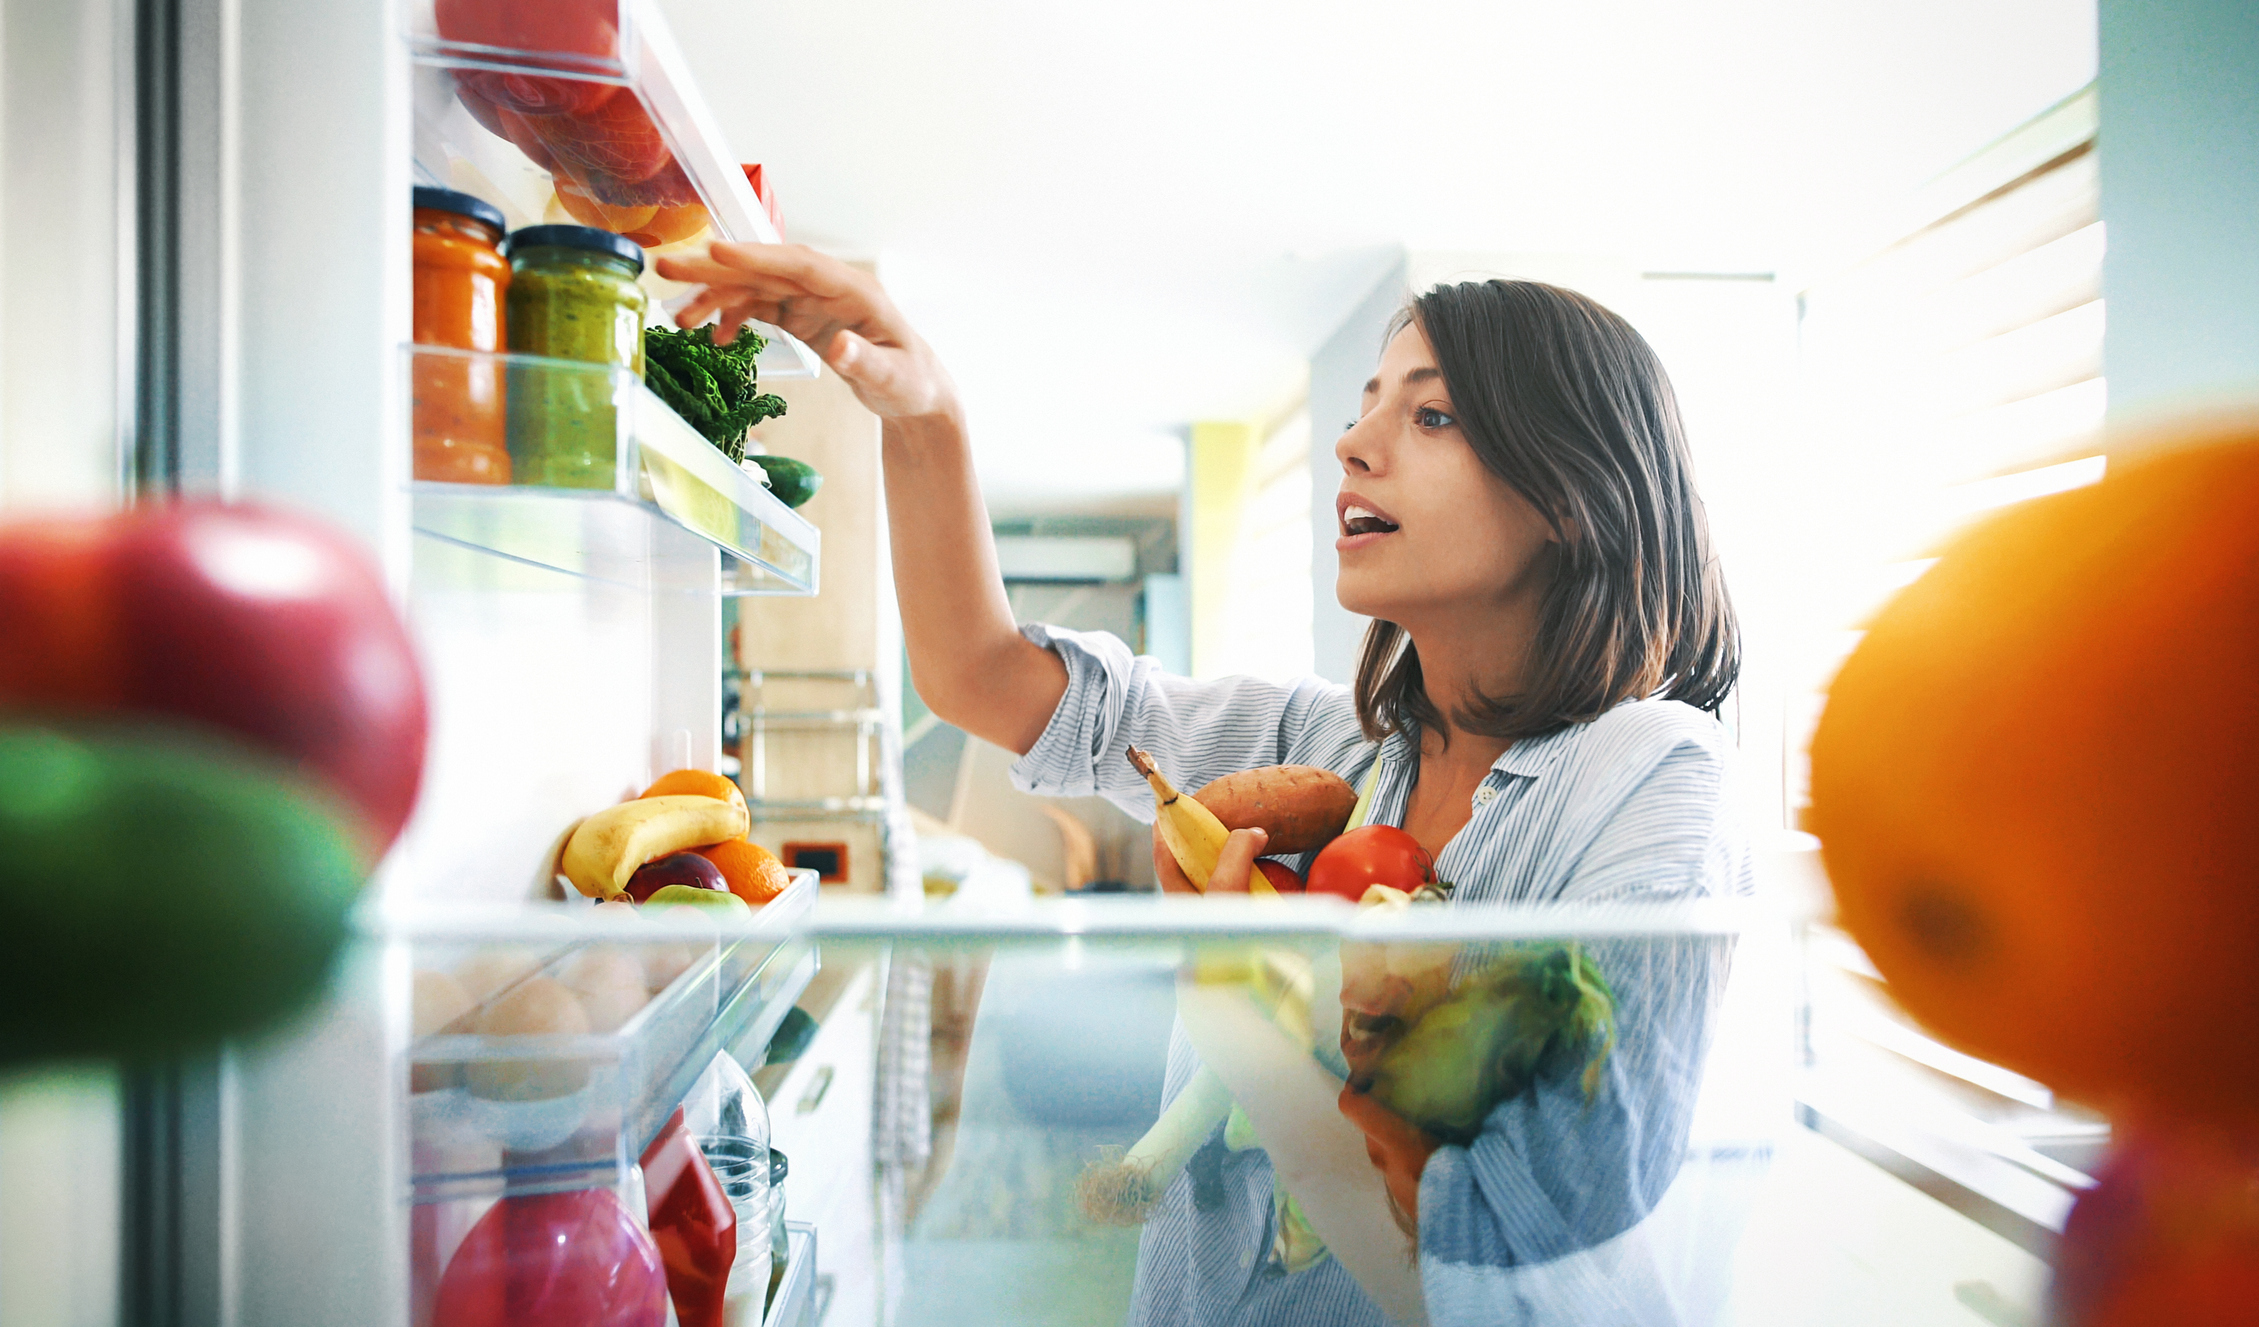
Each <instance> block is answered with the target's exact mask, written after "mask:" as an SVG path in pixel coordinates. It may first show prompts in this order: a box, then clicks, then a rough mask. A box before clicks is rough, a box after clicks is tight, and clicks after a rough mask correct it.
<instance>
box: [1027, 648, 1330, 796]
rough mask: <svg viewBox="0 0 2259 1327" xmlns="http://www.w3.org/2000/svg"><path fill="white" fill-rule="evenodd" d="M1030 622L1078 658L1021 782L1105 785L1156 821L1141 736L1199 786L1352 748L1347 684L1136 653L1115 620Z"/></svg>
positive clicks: (1090, 792)
mask: <svg viewBox="0 0 2259 1327" xmlns="http://www.w3.org/2000/svg"><path fill="white" fill-rule="evenodd" d="M1020 632H1021V634H1022V635H1024V636H1026V637H1027V638H1028V639H1029V640H1031V641H1033V642H1035V643H1036V644H1038V645H1041V646H1043V647H1045V648H1046V649H1049V650H1052V651H1053V652H1055V653H1057V654H1058V656H1059V658H1060V660H1061V661H1062V662H1064V663H1065V664H1066V666H1067V693H1066V694H1065V695H1064V696H1062V697H1060V699H1059V707H1058V708H1057V709H1056V710H1054V711H1052V714H1051V722H1050V724H1049V725H1048V726H1046V727H1045V728H1044V730H1043V736H1042V737H1040V738H1038V739H1037V740H1036V744H1035V745H1034V746H1032V747H1030V748H1029V749H1028V753H1027V754H1026V755H1024V756H1022V757H1020V759H1019V760H1018V761H1017V762H1015V763H1014V764H1013V766H1012V785H1013V786H1014V787H1016V788H1018V789H1019V790H1020V791H1022V792H1030V793H1038V794H1041V795H1043V796H1046V797H1091V796H1097V797H1104V798H1106V799H1107V800H1108V801H1111V802H1113V803H1114V804H1115V805H1117V806H1119V807H1121V808H1122V809H1123V810H1124V811H1126V812H1128V813H1129V814H1130V815H1132V816H1135V817H1136V818H1137V819H1139V820H1142V821H1147V822H1150V821H1151V820H1152V819H1153V794H1152V792H1151V790H1150V789H1148V788H1147V787H1146V784H1145V781H1144V779H1142V778H1140V777H1139V776H1138V774H1137V772H1136V771H1135V770H1133V769H1131V768H1130V765H1129V760H1128V758H1127V753H1128V750H1129V748H1130V747H1132V746H1136V747H1139V748H1141V749H1143V750H1144V751H1146V752H1147V753H1149V754H1150V755H1152V757H1153V758H1154V760H1155V761H1157V762H1159V764H1160V766H1161V770H1162V772H1163V773H1165V774H1167V775H1168V776H1169V780H1170V781H1171V782H1172V783H1175V784H1176V785H1177V786H1178V787H1180V788H1183V789H1186V790H1187V791H1190V790H1193V789H1197V788H1199V787H1201V786H1202V785H1204V784H1206V783H1208V782H1209V781H1210V780H1212V779H1217V778H1221V777H1223V776H1224V775H1226V774H1232V773H1236V772H1238V771H1240V770H1245V769H1254V768H1256V767H1258V766H1262V765H1277V764H1319V763H1328V762H1327V761H1325V760H1323V759H1321V755H1322V754H1332V755H1335V756H1336V757H1337V758H1338V755H1339V752H1338V751H1336V750H1334V749H1333V748H1336V747H1339V748H1342V749H1346V748H1347V746H1349V745H1351V744H1352V743H1353V740H1354V737H1355V734H1356V722H1355V718H1356V716H1355V713H1354V708H1355V707H1354V705H1353V704H1352V703H1351V702H1350V701H1349V698H1348V692H1347V689H1346V688H1342V687H1339V686H1336V685H1334V684H1331V683H1327V682H1324V681H1321V680H1319V679H1317V678H1304V679H1301V680H1300V681H1296V682H1290V683H1279V682H1268V681H1264V680H1263V679H1261V678H1254V677H1227V678H1220V679H1217V680H1214V681H1194V680H1193V679H1191V678H1187V677H1179V676H1176V675H1174V674H1172V673H1169V672H1167V671H1166V670H1164V669H1163V668H1162V667H1161V665H1160V661H1159V660H1157V659H1154V658H1152V657H1150V656H1139V655H1132V654H1131V653H1130V649H1129V646H1127V645H1125V644H1124V643H1123V642H1122V640H1121V638H1120V637H1118V636H1114V635H1112V634H1110V633H1107V632H1102V631H1090V632H1085V631H1068V630H1065V629H1062V628H1059V627H1050V626H1044V625H1042V624H1041V623H1030V624H1028V625H1026V626H1023V627H1021V628H1020ZM1344 717H1346V719H1347V727H1346V737H1345V736H1344V729H1343V722H1342V720H1343V718H1344ZM1320 747H1323V748H1325V751H1324V752H1321V751H1320V750H1319V748H1320Z"/></svg>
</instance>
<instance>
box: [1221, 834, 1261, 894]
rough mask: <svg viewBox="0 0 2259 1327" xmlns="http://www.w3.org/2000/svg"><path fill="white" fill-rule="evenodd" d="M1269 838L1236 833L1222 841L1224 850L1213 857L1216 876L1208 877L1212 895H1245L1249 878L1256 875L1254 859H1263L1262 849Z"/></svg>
mask: <svg viewBox="0 0 2259 1327" xmlns="http://www.w3.org/2000/svg"><path fill="white" fill-rule="evenodd" d="M1270 841H1271V836H1270V835H1269V834H1266V833H1264V832H1263V831H1262V830H1259V829H1235V830H1233V831H1232V832H1231V837H1230V838H1227V839H1225V840H1224V850H1223V851H1222V852H1220V853H1218V854H1216V873H1215V874H1214V875H1211V876H1209V877H1208V892H1209V893H1211V894H1244V893H1246V892H1247V881H1248V877H1250V876H1252V875H1254V874H1255V859H1256V858H1258V857H1260V856H1262V855H1263V848H1264V846H1265V845H1266V844H1268V843H1269V842H1270Z"/></svg>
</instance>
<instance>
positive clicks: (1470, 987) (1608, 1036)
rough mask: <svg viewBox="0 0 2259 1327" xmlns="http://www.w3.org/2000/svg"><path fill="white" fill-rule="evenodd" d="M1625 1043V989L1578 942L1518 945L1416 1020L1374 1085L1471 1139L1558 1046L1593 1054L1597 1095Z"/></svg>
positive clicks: (1460, 1138) (1405, 1107) (1420, 1118)
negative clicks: (1619, 1024) (1620, 1012)
mask: <svg viewBox="0 0 2259 1327" xmlns="http://www.w3.org/2000/svg"><path fill="white" fill-rule="evenodd" d="M1596 1043H1597V1044H1596ZM1615 1044H1616V1001H1615V995H1614V993H1613V992H1612V991H1610V990H1609V989H1608V981H1607V979H1606V978H1605V977H1604V976H1602V975H1601V972H1600V969H1599V967H1598V966H1597V965H1595V964H1594V963H1593V961H1592V958H1591V956H1590V955H1588V954H1586V953H1585V952H1584V951H1583V949H1582V948H1581V947H1580V946H1578V945H1575V944H1566V945H1550V944H1548V945H1536V946H1529V947H1520V946H1516V947H1513V948H1509V949H1506V950H1505V951H1503V952H1502V953H1500V954H1499V955H1498V956H1497V957H1496V958H1494V959H1493V960H1492V961H1491V962H1490V963H1489V964H1488V965H1487V966H1485V967H1484V968H1482V969H1481V970H1480V971H1478V972H1476V973H1474V974H1473V975H1471V976H1470V977H1468V978H1467V979H1465V980H1464V981H1463V982H1462V983H1461V984H1459V985H1458V987H1457V988H1456V989H1455V990H1454V991H1453V993H1452V994H1451V996H1450V997H1449V998H1447V999H1445V1000H1444V1001H1443V1002H1442V1003H1440V1004H1438V1005H1436V1006H1435V1007H1434V1008H1432V1009H1429V1010H1428V1011H1426V1013H1425V1014H1424V1015H1422V1016H1421V1017H1420V1018H1419V1019H1418V1020H1417V1021H1416V1022H1414V1023H1413V1024H1412V1026H1411V1027H1410V1028H1409V1029H1408V1030H1407V1031H1406V1032H1405V1034H1404V1036H1403V1038H1402V1039H1401V1040H1399V1041H1397V1042H1396V1044H1395V1045H1393V1046H1391V1047H1390V1048H1389V1049H1388V1051H1387V1052H1386V1053H1384V1054H1383V1055H1382V1056H1381V1058H1380V1060H1379V1062H1378V1064H1377V1065H1376V1072H1375V1074H1374V1076H1373V1082H1372V1086H1371V1091H1372V1094H1373V1096H1374V1098H1375V1099H1377V1100H1378V1101H1379V1102H1380V1103H1381V1104H1382V1105H1384V1106H1386V1107H1388V1108H1389V1109H1390V1110H1392V1111H1395V1112H1396V1113H1397V1114H1398V1115H1401V1116H1403V1117H1404V1118H1405V1119H1407V1120H1409V1121H1411V1122H1412V1123H1414V1124H1417V1125H1419V1126H1420V1127H1421V1128H1423V1129H1425V1130H1427V1131H1428V1132H1429V1133H1432V1134H1434V1135H1435V1136H1436V1137H1438V1138H1441V1139H1443V1140H1445V1141H1446V1142H1451V1143H1459V1144H1464V1143H1466V1142H1468V1141H1470V1140H1471V1139H1473V1138H1474V1136H1475V1135H1476V1134H1478V1133H1480V1132H1481V1131H1482V1124H1483V1120H1484V1119H1485V1118H1487V1117H1488V1116H1489V1114H1490V1112H1491V1109H1492V1108H1493V1107H1495V1106H1496V1105H1497V1104H1498V1103H1499V1102H1501V1101H1504V1100H1506V1099H1508V1098H1509V1097H1514V1096H1519V1095H1520V1094H1521V1093H1522V1092H1524V1091H1526V1090H1527V1089H1528V1088H1529V1085H1530V1083H1531V1081H1532V1080H1534V1079H1535V1078H1536V1076H1537V1069H1538V1065H1539V1062H1540V1061H1542V1060H1544V1059H1545V1058H1546V1057H1547V1056H1548V1055H1549V1054H1550V1053H1552V1052H1553V1051H1555V1050H1557V1049H1558V1050H1566V1051H1569V1052H1571V1053H1575V1054H1578V1055H1580V1056H1581V1057H1582V1058H1583V1059H1584V1061H1585V1064H1584V1075H1583V1079H1584V1083H1583V1085H1584V1093H1585V1098H1586V1099H1587V1100H1590V1099H1591V1098H1592V1096H1593V1094H1594V1093H1595V1092H1597V1091H1598V1090H1599V1088H1600V1074H1601V1069H1602V1066H1603V1065H1605V1064H1606V1062H1607V1059H1608V1052H1609V1051H1610V1050H1612V1049H1613V1048H1614V1047H1615Z"/></svg>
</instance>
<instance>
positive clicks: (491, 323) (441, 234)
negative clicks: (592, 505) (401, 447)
mask: <svg viewBox="0 0 2259 1327" xmlns="http://www.w3.org/2000/svg"><path fill="white" fill-rule="evenodd" d="M415 202H416V221H415V226H416V258H415V267H416V312H415V341H416V344H417V345H419V346H443V347H447V348H449V349H454V350H472V351H486V352H489V354H485V355H451V354H446V353H444V352H441V353H431V352H419V353H417V354H416V356H415V357H414V367H413V369H412V371H411V374H410V377H411V386H412V388H413V398H414V408H413V410H412V411H411V416H412V418H413V420H414V429H415V476H416V478H418V479H435V480H440V481H443V482H446V483H453V484H507V483H509V482H510V443H509V432H508V428H507V422H506V420H505V419H504V402H505V401H506V399H507V389H506V387H505V384H504V381H503V368H502V361H501V360H500V359H499V358H495V357H493V355H494V353H496V352H500V351H501V350H502V349H503V347H504V345H505V340H504V336H505V328H504V327H503V309H504V304H505V301H504V298H503V296H504V293H505V292H506V291H507V290H508V289H509V286H510V262H509V260H508V259H506V258H504V257H503V256H502V254H501V252H500V251H499V249H498V248H497V246H498V245H499V244H500V243H501V240H502V229H503V221H502V210H501V209H500V208H498V207H496V206H494V205H493V204H492V203H488V202H485V201H483V200H481V199H477V198H473V197H471V196H470V195H469V194H463V193H456V192H455V191H454V190H452V189H431V188H423V187H419V188H417V190H416V199H415Z"/></svg>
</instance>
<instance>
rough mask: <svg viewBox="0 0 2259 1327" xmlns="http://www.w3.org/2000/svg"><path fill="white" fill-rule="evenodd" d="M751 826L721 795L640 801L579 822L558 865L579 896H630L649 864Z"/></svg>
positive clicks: (738, 833) (739, 833) (731, 836)
mask: <svg viewBox="0 0 2259 1327" xmlns="http://www.w3.org/2000/svg"><path fill="white" fill-rule="evenodd" d="M751 827H752V822H751V821H750V820H749V819H748V818H747V817H746V814H745V808H744V807H742V806H737V805H733V804H731V803H729V802H725V801H723V800H721V799H720V798H718V797H699V796H696V795H695V794H690V793H680V794H676V795H673V796H668V797H639V798H637V799H636V800H634V801H632V802H621V803H620V804H619V805H617V806H608V807H605V808H604V809H603V810H601V811H599V812H597V813H596V814H595V815H592V816H590V817H589V818H588V819H586V820H583V821H582V822H580V828H578V829H576V830H574V831H573V836H572V837H571V838H570V839H567V840H566V841H565V854H564V859H563V861H562V862H561V863H560V864H559V865H560V866H561V868H562V869H563V871H564V873H565V878H566V879H567V880H570V881H572V882H573V888H575V889H577V890H579V891H580V892H581V893H583V894H586V895H587V896H588V897H590V898H612V897H614V896H615V895H619V894H624V893H626V892H627V884H628V878H629V877H630V876H633V875H634V874H635V869H636V868H637V867H639V866H641V865H643V864H644V863H645V862H648V861H651V860H652V859H654V858H658V857H664V856H666V855H667V854H668V853H671V852H681V851H682V850H683V849H685V848H702V847H704V846H706V845H707V844H709V843H720V842H722V841H723V840H725V839H734V838H738V837H740V836H742V835H743V834H744V833H745V832H746V830H748V829H750V828H751Z"/></svg>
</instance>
